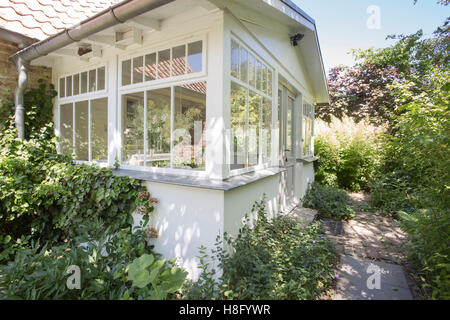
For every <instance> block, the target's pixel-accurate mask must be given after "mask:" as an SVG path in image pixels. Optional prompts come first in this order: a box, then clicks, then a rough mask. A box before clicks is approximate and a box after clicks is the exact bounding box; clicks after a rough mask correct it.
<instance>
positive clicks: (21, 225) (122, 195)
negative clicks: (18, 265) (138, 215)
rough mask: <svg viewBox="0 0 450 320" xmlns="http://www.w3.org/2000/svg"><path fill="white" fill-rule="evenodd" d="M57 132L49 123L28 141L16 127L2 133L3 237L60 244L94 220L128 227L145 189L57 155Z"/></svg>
mask: <svg viewBox="0 0 450 320" xmlns="http://www.w3.org/2000/svg"><path fill="white" fill-rule="evenodd" d="M28 118H31V116H30V115H28ZM52 133H53V128H52V126H51V125H49V126H46V127H43V128H42V129H41V130H40V131H39V132H38V133H32V134H31V135H30V139H28V140H23V141H22V140H20V139H18V138H16V137H17V135H16V131H15V129H14V128H10V129H8V130H6V131H5V132H2V133H1V134H0V137H1V141H0V150H1V152H0V180H1V181H2V184H1V185H0V221H1V224H0V234H2V235H3V236H6V235H10V236H11V238H12V239H13V240H15V239H17V238H20V237H21V236H22V235H31V236H32V237H33V238H34V239H37V238H39V239H40V240H41V241H43V240H50V241H58V240H59V241H60V240H62V239H65V238H66V237H68V236H75V235H77V233H78V229H77V226H78V225H79V224H80V223H82V222H83V221H85V220H86V219H89V218H91V217H94V216H95V217H97V218H101V219H103V220H104V222H105V224H107V225H114V226H116V227H117V228H121V227H123V226H125V225H127V224H129V222H130V219H132V218H131V215H130V212H132V211H133V210H134V208H135V207H136V205H137V202H138V201H139V200H136V199H137V196H138V194H139V192H140V191H143V190H145V187H143V186H141V185H140V183H139V182H138V181H135V180H133V179H130V178H128V177H120V178H119V177H116V176H114V174H113V173H112V171H111V170H110V169H107V168H103V169H99V168H97V167H95V166H92V165H74V164H72V161H71V159H70V157H68V156H63V155H60V154H58V153H57V149H56V140H55V139H54V138H51V137H52Z"/></svg>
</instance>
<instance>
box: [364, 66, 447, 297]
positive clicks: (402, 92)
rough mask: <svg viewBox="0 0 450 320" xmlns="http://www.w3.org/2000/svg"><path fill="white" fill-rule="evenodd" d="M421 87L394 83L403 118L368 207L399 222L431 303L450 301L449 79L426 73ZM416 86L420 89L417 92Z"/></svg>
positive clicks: (393, 132) (390, 138)
mask: <svg viewBox="0 0 450 320" xmlns="http://www.w3.org/2000/svg"><path fill="white" fill-rule="evenodd" d="M420 80H421V81H404V82H402V83H396V84H395V85H394V86H393V87H392V90H394V91H396V93H397V95H398V96H399V102H401V104H400V105H401V107H400V109H401V111H402V115H401V116H399V117H397V118H396V119H395V126H394V127H393V128H392V130H391V134H390V135H386V136H385V143H384V149H385V152H384V157H383V161H382V163H383V165H382V166H381V168H380V171H379V173H378V177H377V179H376V180H375V182H374V183H373V185H372V197H371V202H372V204H373V205H375V206H377V207H378V208H380V209H381V210H383V212H386V213H387V214H390V215H393V216H396V217H397V216H398V217H399V218H400V219H401V221H402V224H403V227H404V228H405V230H406V231H407V232H408V234H409V237H410V240H411V243H412V246H411V247H410V254H411V257H412V259H413V261H414V262H415V263H416V266H417V268H418V269H419V270H420V272H421V274H422V277H423V280H424V286H425V287H428V288H430V289H431V291H432V298H436V299H448V298H449V297H450V279H449V278H450V273H449V271H450V261H449V257H450V247H449V246H448V239H450V227H449V225H450V209H449V200H448V199H450V188H449V181H450V178H449V174H450V161H448V155H449V154H450V147H449V141H450V140H449V139H450V137H449V134H448V133H449V132H450V116H449V112H448V110H449V102H448V101H449V91H450V86H449V80H450V79H449V74H448V70H445V69H444V70H440V69H437V68H434V67H432V68H430V70H429V72H428V74H427V75H426V76H424V77H422V78H421V79H420ZM417 83H422V84H421V85H420V86H419V87H418V86H417Z"/></svg>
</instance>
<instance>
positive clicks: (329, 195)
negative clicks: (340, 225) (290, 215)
mask: <svg viewBox="0 0 450 320" xmlns="http://www.w3.org/2000/svg"><path fill="white" fill-rule="evenodd" d="M350 203H351V199H350V197H349V196H348V194H347V193H346V192H345V191H344V190H339V189H336V188H333V187H328V186H322V185H320V184H318V183H316V182H315V183H313V184H312V185H311V186H310V188H309V189H308V191H307V192H306V195H305V197H304V198H303V202H302V205H303V206H304V207H308V208H312V209H317V210H318V213H319V216H320V217H321V218H331V219H334V220H348V219H351V218H354V217H355V211H354V210H353V209H352V208H351V207H350V206H349V204H350Z"/></svg>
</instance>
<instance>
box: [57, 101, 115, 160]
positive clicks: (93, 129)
mask: <svg viewBox="0 0 450 320" xmlns="http://www.w3.org/2000/svg"><path fill="white" fill-rule="evenodd" d="M59 128H60V139H61V143H60V147H61V152H62V153H66V154H70V153H74V154H75V159H76V160H81V161H91V160H95V161H106V160H107V158H108V99H107V98H105V97H103V98H97V99H90V100H80V101H74V102H69V103H64V104H60V106H59Z"/></svg>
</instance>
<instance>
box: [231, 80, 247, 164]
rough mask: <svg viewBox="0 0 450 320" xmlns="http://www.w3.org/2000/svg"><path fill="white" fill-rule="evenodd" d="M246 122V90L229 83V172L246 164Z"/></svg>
mask: <svg viewBox="0 0 450 320" xmlns="http://www.w3.org/2000/svg"><path fill="white" fill-rule="evenodd" d="M246 121H247V89H246V88H244V87H242V86H240V85H238V84H236V83H234V82H232V83H231V123H230V128H231V166H230V168H231V170H233V169H239V168H244V167H245V166H246V164H247V157H246V154H245V149H246V147H245V128H246Z"/></svg>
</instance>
